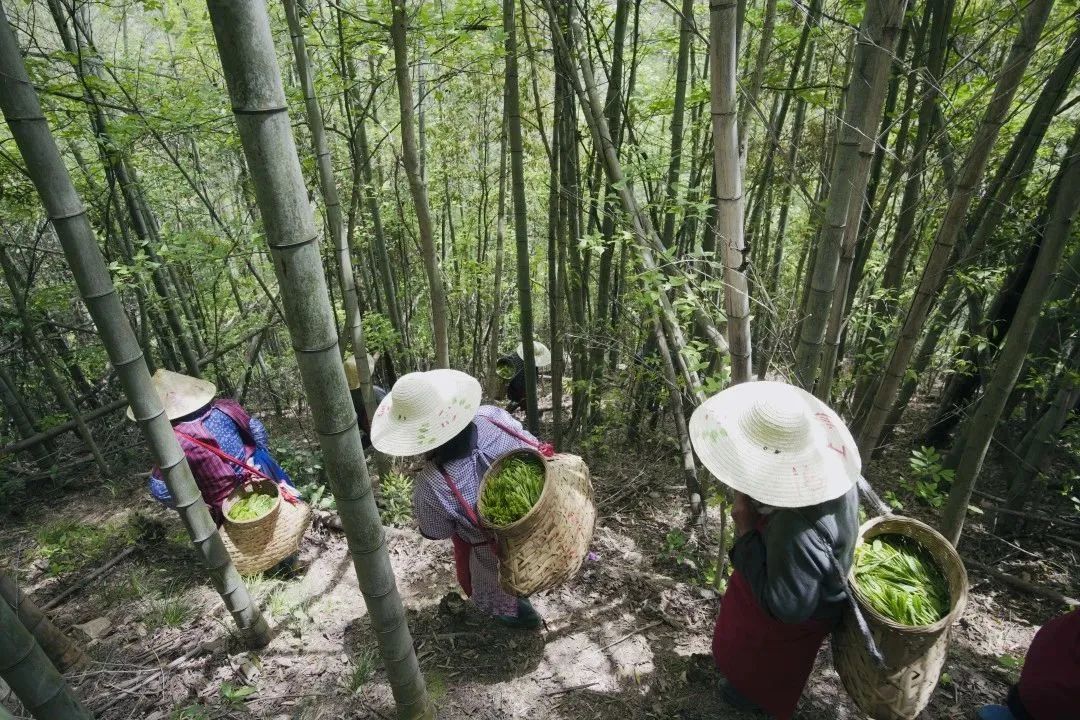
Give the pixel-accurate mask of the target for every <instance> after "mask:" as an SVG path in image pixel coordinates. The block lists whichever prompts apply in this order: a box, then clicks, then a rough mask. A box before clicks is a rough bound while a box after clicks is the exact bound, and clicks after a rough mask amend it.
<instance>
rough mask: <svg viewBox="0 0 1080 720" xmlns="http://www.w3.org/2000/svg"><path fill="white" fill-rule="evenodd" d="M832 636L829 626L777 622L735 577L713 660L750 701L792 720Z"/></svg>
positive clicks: (725, 601) (715, 633)
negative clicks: (805, 688)
mask: <svg viewBox="0 0 1080 720" xmlns="http://www.w3.org/2000/svg"><path fill="white" fill-rule="evenodd" d="M831 631H832V624H831V623H829V622H827V621H825V620H807V621H805V622H801V623H797V624H790V623H782V622H780V621H779V620H777V619H776V618H774V617H772V616H771V615H769V613H767V612H766V611H765V609H764V608H762V607H761V605H759V604H758V601H757V599H756V598H755V597H754V594H753V592H752V591H751V590H750V584H749V583H748V582H746V580H745V579H744V578H743V576H742V575H740V574H739V573H738V571H736V572H734V573H732V575H731V580H730V581H729V582H728V587H727V591H726V592H725V593H724V598H723V600H721V602H720V614H719V615H718V616H717V618H716V629H715V630H714V631H713V644H712V652H713V660H714V661H715V662H716V667H717V668H718V669H719V670H720V672H721V673H723V675H724V677H725V678H727V680H728V682H730V683H731V685H732V687H734V688H735V689H736V690H738V691H739V693H741V694H742V695H743V696H744V697H745V698H746V699H747V700H750V701H751V702H753V703H754V704H756V705H757V706H759V707H760V708H761V709H763V710H765V711H766V712H767V713H769V714H770V715H772V716H773V717H775V718H777V719H778V720H788V718H790V717H791V716H792V713H794V712H795V706H796V705H797V704H798V702H799V696H801V695H802V691H803V687H805V685H806V680H807V678H809V677H810V670H811V669H812V668H813V666H814V658H815V657H817V652H818V649H820V648H821V643H822V642H824V641H825V638H826V637H828V635H829V633H830V632H831Z"/></svg>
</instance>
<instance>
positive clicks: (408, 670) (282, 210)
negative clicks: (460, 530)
mask: <svg viewBox="0 0 1080 720" xmlns="http://www.w3.org/2000/svg"><path fill="white" fill-rule="evenodd" d="M207 7H208V8H209V12H210V20H211V23H212V24H213V27H214V36H215V38H216V40H217V47H218V53H219V55H220V56H221V65H222V69H223V71H224V75H225V82H226V85H227V87H228V89H229V96H230V98H231V100H232V106H233V114H234V116H235V120H236V125H237V128H238V130H239V134H240V141H241V143H242V145H243V147H244V154H245V156H246V157H247V162H248V167H249V168H250V170H251V175H252V178H253V180H254V185H255V193H256V200H257V202H258V205H259V210H260V212H261V214H262V219H263V228H264V231H265V233H266V238H267V244H268V245H269V248H270V252H271V255H272V256H273V260H274V270H275V272H276V274H277V278H278V286H279V287H280V288H281V296H282V301H283V303H284V305H285V315H286V317H287V318H288V324H289V335H290V337H291V338H292V345H293V348H294V352H295V355H296V361H297V365H298V366H299V369H300V376H301V380H302V381H303V385H304V390H305V395H306V397H307V400H308V403H309V405H310V407H311V415H312V419H313V421H314V427H315V432H316V434H317V437H318V439H319V445H320V447H321V448H322V452H323V456H324V457H325V458H326V464H327V467H326V471H327V477H328V479H329V484H330V489H331V491H332V492H333V494H334V497H335V498H336V500H337V506H338V514H339V515H340V517H341V523H342V527H343V528H344V531H345V537H346V541H347V543H348V546H349V554H350V555H351V556H352V558H353V565H354V567H355V569H356V576H357V580H358V582H359V585H360V590H361V592H362V593H363V595H364V601H365V603H366V605H367V609H368V613H369V615H370V617H371V624H372V627H373V629H374V631H375V635H376V637H377V639H378V644H379V650H380V653H381V655H382V659H383V663H384V664H385V666H386V673H387V676H388V678H389V682H390V687H391V690H392V691H393V695H394V700H395V702H396V703H397V708H398V715H399V717H400V718H402V719H403V720H409V719H412V718H432V717H433V716H434V710H433V708H432V706H431V705H430V703H429V702H428V696H427V690H426V688H425V684H424V677H423V675H422V674H421V672H420V666H419V664H418V662H417V659H416V653H415V651H414V649H413V643H412V637H411V636H410V634H409V626H408V622H407V621H406V618H405V609H404V607H403V605H402V602H401V596H400V595H399V594H398V590H397V583H396V582H395V579H394V571H393V568H392V567H391V565H390V556H389V553H388V552H387V549H386V536H385V534H384V532H383V527H382V521H381V519H380V517H379V510H378V508H377V507H376V506H375V498H374V496H373V494H372V488H371V480H370V478H369V477H368V472H367V464H366V462H365V460H364V451H363V447H362V445H361V441H360V432H359V429H358V427H357V421H356V412H355V411H354V409H353V405H352V399H351V398H350V396H349V387H348V383H347V382H346V380H345V370H344V368H343V367H342V364H341V356H340V354H339V349H338V342H337V334H336V331H335V327H334V318H333V309H332V307H331V305H330V302H329V297H328V294H327V283H326V277H325V275H324V274H323V269H322V263H321V259H320V257H319V249H318V245H319V243H318V240H319V234H318V232H317V230H316V225H315V220H314V217H313V214H312V211H311V206H310V204H309V203H308V200H307V192H306V189H305V187H304V180H303V176H302V174H301V170H300V160H299V157H298V155H297V152H296V145H295V143H294V141H293V136H292V129H291V126H290V122H289V115H288V111H287V110H286V105H285V92H284V89H283V88H282V83H281V73H280V70H279V69H278V63H277V57H276V54H275V50H274V43H273V38H272V35H271V30H270V19H269V17H268V15H267V11H266V6H265V5H264V4H263V2H262V1H261V0H210V2H208V3H207Z"/></svg>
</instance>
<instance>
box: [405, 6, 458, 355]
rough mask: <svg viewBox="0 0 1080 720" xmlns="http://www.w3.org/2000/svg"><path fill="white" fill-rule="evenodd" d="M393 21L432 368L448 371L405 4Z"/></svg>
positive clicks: (440, 282) (439, 275)
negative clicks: (416, 122) (427, 295)
mask: <svg viewBox="0 0 1080 720" xmlns="http://www.w3.org/2000/svg"><path fill="white" fill-rule="evenodd" d="M392 4H393V19H392V21H391V23H390V37H391V40H392V41H393V46H394V75H395V77H396V78H397V88H398V105H399V107H400V109H401V160H402V163H403V164H404V166H405V175H406V176H407V177H408V180H409V191H410V192H411V193H412V199H413V206H414V210H415V211H416V225H417V230H418V231H419V234H420V247H421V250H422V251H423V255H424V271H425V272H426V273H427V279H428V287H429V292H430V306H431V325H432V337H433V338H434V340H435V367H438V368H448V367H450V343H449V337H448V334H447V324H446V290H445V288H444V287H443V277H442V269H441V268H440V267H439V262H438V258H437V257H436V253H435V230H434V225H433V224H432V221H431V205H430V204H429V203H428V191H427V182H426V181H425V179H424V170H423V165H422V162H423V161H422V159H421V151H420V149H418V147H417V141H416V128H415V127H414V120H413V117H414V115H415V112H414V109H415V106H414V102H413V92H412V78H410V77H409V46H408V37H407V32H408V30H407V27H408V16H407V14H406V8H405V5H406V2H405V0H392Z"/></svg>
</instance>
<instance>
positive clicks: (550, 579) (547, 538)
mask: <svg viewBox="0 0 1080 720" xmlns="http://www.w3.org/2000/svg"><path fill="white" fill-rule="evenodd" d="M522 455H527V456H529V457H532V458H535V459H537V460H539V461H540V462H541V463H542V465H543V468H544V489H543V491H542V492H541V493H540V499H539V500H538V501H537V503H536V505H534V506H533V508H532V510H530V511H529V512H528V513H527V514H526V515H525V516H524V517H522V518H521V519H520V520H518V521H517V522H515V523H513V524H511V525H506V526H503V527H496V526H493V525H491V524H490V523H488V522H487V521H486V520H485V519H484V518H483V516H481V518H480V521H481V523H483V525H484V527H486V528H488V529H489V530H491V531H492V533H494V535H495V537H496V539H497V540H498V545H499V584H500V585H502V587H503V589H504V590H506V591H507V592H509V593H511V594H513V595H518V596H520V597H525V596H528V595H532V594H533V593H537V592H540V591H542V590H549V589H551V588H553V587H556V586H558V585H561V584H562V583H564V582H566V580H568V579H569V578H570V577H571V576H573V575H574V573H576V572H577V571H578V569H579V568H580V567H581V564H582V563H583V562H584V561H585V556H586V555H587V554H588V552H589V543H590V542H591V541H592V535H593V528H594V526H595V525H596V506H595V505H594V504H593V489H592V482H591V481H590V479H589V468H588V466H586V465H585V461H584V460H582V459H581V458H580V457H578V456H577V455H569V454H565V453H560V454H558V455H556V456H555V457H553V458H550V459H549V458H545V457H544V456H543V455H541V454H540V453H538V452H536V451H535V450H531V449H519V450H512V451H510V452H508V453H505V454H503V455H501V456H500V457H499V458H498V459H496V460H495V462H493V463H492V464H491V468H489V469H488V471H487V472H486V473H485V474H484V478H483V480H481V482H480V495H479V496H480V497H482V496H483V494H484V486H485V485H486V484H487V480H488V478H489V477H492V476H493V475H494V474H495V473H497V472H498V471H499V469H500V468H501V467H502V466H503V464H504V463H505V462H507V461H508V460H509V459H511V458H514V457H521V456H522Z"/></svg>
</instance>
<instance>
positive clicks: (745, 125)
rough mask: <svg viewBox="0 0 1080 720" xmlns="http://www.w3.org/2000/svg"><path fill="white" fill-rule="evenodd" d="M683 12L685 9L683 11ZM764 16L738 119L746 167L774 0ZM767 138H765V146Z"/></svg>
mask: <svg viewBox="0 0 1080 720" xmlns="http://www.w3.org/2000/svg"><path fill="white" fill-rule="evenodd" d="M683 12H685V10H684V11H683ZM762 12H763V13H764V15H765V17H764V19H763V20H762V23H761V37H759V38H758V47H757V55H756V57H755V58H754V72H753V74H752V75H751V76H750V87H749V88H747V90H746V97H745V98H744V99H743V112H742V113H741V115H740V117H739V121H738V126H739V159H740V164H741V165H742V167H743V168H744V169H745V168H746V158H747V156H748V155H749V152H748V151H747V138H748V137H749V135H750V116H751V115H754V114H755V113H756V110H757V104H758V96H759V95H760V94H761V84H762V82H763V81H764V80H765V67H766V66H767V65H768V64H769V53H771V52H772V40H773V32H774V30H775V28H776V0H765V8H764V9H763V10H762ZM767 143H768V139H766V147H767V146H768V145H767Z"/></svg>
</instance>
